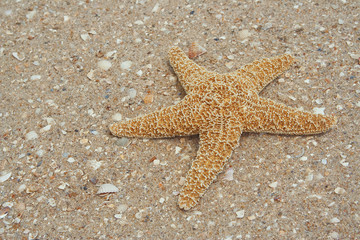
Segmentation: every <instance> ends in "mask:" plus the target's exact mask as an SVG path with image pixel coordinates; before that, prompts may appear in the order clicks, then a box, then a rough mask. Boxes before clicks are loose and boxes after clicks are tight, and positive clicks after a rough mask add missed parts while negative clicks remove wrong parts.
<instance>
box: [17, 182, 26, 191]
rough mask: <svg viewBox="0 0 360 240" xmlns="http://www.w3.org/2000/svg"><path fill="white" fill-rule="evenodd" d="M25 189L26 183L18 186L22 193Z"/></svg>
mask: <svg viewBox="0 0 360 240" xmlns="http://www.w3.org/2000/svg"><path fill="white" fill-rule="evenodd" d="M25 189H26V185H25V184H21V185H20V186H19V187H18V189H17V190H18V191H19V192H20V193H21V192H23V191H24V190H25Z"/></svg>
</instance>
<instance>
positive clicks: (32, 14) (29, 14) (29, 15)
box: [26, 10, 36, 20]
mask: <svg viewBox="0 0 360 240" xmlns="http://www.w3.org/2000/svg"><path fill="white" fill-rule="evenodd" d="M35 14H36V10H33V11H30V12H28V14H26V18H27V19H29V20H31V19H32V18H33V17H34V16H35Z"/></svg>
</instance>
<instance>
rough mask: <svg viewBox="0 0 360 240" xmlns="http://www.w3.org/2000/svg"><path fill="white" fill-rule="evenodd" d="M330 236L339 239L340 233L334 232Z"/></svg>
mask: <svg viewBox="0 0 360 240" xmlns="http://www.w3.org/2000/svg"><path fill="white" fill-rule="evenodd" d="M330 237H331V238H333V239H339V233H337V232H332V233H330Z"/></svg>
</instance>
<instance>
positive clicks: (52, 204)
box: [47, 198, 56, 207]
mask: <svg viewBox="0 0 360 240" xmlns="http://www.w3.org/2000/svg"><path fill="white" fill-rule="evenodd" d="M47 202H48V203H49V205H50V206H52V207H56V202H55V199H54V198H49V199H48V201H47Z"/></svg>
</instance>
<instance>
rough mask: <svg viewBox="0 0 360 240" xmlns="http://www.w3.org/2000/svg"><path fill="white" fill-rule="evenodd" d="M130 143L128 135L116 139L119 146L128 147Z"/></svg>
mask: <svg viewBox="0 0 360 240" xmlns="http://www.w3.org/2000/svg"><path fill="white" fill-rule="evenodd" d="M129 143H130V140H129V139H128V138H127V137H122V138H119V139H117V140H116V142H115V144H116V145H117V146H119V147H127V146H128V145H129Z"/></svg>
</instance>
